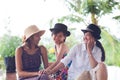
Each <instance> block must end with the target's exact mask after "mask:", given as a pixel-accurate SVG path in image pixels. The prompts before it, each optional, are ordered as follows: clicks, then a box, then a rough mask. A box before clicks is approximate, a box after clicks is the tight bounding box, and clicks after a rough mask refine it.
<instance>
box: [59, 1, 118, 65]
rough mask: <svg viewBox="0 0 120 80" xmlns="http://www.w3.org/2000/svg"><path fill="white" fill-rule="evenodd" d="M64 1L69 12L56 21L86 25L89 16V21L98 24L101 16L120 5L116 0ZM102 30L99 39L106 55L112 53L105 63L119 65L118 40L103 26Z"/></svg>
mask: <svg viewBox="0 0 120 80" xmlns="http://www.w3.org/2000/svg"><path fill="white" fill-rule="evenodd" d="M65 3H66V5H67V7H68V9H69V10H70V12H71V14H69V15H66V16H63V17H62V18H59V19H58V21H59V22H63V21H65V20H67V21H70V22H77V23H81V22H83V23H85V24H86V25H87V22H86V21H87V19H88V17H89V16H90V21H91V22H90V23H93V24H96V25H98V22H99V19H100V18H101V17H103V16H104V15H107V14H111V13H112V12H113V10H115V9H119V5H120V2H116V1H115V0H65ZM100 26H101V28H102V27H103V26H102V25H100ZM102 32H103V33H102V37H103V39H102V40H101V41H102V42H103V45H104V47H105V51H106V56H107V55H112V56H108V57H107V59H106V62H107V64H110V65H118V66H120V64H119V62H117V61H120V59H119V58H118V55H120V52H118V48H120V42H119V41H118V40H116V38H115V37H114V36H111V35H110V33H109V32H108V31H107V30H106V29H104V28H103V29H102ZM108 34H109V35H108ZM108 42H109V43H108ZM111 43H112V44H111ZM114 45H116V46H114ZM111 58H112V59H111ZM111 60H112V61H111Z"/></svg>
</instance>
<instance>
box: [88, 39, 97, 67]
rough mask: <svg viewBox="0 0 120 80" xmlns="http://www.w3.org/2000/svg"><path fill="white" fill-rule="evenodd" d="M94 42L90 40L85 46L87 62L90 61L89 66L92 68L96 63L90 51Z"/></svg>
mask: <svg viewBox="0 0 120 80" xmlns="http://www.w3.org/2000/svg"><path fill="white" fill-rule="evenodd" d="M94 43H95V41H94V40H93V39H92V38H91V39H90V40H89V41H88V43H87V44H86V47H87V52H88V56H89V61H90V65H91V67H92V68H94V67H96V66H97V64H98V62H97V61H96V60H95V58H94V56H93V54H92V50H93V47H94V46H95V44H94Z"/></svg>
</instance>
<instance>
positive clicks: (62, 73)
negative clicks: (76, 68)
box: [54, 54, 71, 80]
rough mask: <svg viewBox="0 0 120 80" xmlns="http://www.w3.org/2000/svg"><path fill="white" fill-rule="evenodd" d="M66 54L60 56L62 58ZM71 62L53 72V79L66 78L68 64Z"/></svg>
mask: <svg viewBox="0 0 120 80" xmlns="http://www.w3.org/2000/svg"><path fill="white" fill-rule="evenodd" d="M66 55H67V54H64V55H63V57H62V58H64V57H65V56H66ZM70 64H71V62H70V63H69V64H68V66H67V67H65V68H63V69H60V70H58V71H57V72H56V73H55V74H54V79H55V80H67V76H68V68H69V66H70Z"/></svg>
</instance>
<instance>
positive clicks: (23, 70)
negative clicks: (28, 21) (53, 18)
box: [15, 25, 48, 80]
mask: <svg viewBox="0 0 120 80" xmlns="http://www.w3.org/2000/svg"><path fill="white" fill-rule="evenodd" d="M44 32H45V31H44V30H39V29H38V28H37V26H36V25H31V26H29V27H28V28H26V29H25V31H24V39H23V44H22V45H21V46H20V47H18V48H17V49H16V54H15V61H16V69H17V73H18V77H19V80H48V76H47V75H46V74H43V70H40V67H41V63H42V61H43V65H44V68H47V67H48V57H47V50H46V48H45V47H44V46H38V43H39V40H40V39H41V38H40V37H41V36H42V35H43V34H44ZM41 59H42V61H41Z"/></svg>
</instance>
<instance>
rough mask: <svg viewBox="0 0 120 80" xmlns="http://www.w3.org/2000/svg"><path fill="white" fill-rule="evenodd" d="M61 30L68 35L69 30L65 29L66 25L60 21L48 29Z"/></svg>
mask: <svg viewBox="0 0 120 80" xmlns="http://www.w3.org/2000/svg"><path fill="white" fill-rule="evenodd" d="M57 30H58V31H62V32H63V33H64V34H65V35H66V36H70V31H67V26H66V25H65V24H62V23H56V24H55V26H54V28H51V29H50V31H51V32H53V31H57Z"/></svg>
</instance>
